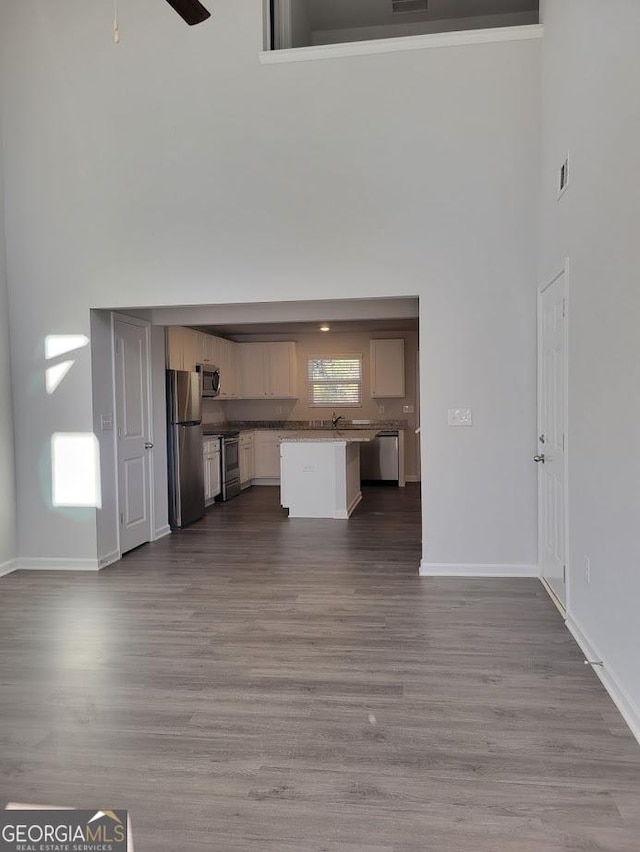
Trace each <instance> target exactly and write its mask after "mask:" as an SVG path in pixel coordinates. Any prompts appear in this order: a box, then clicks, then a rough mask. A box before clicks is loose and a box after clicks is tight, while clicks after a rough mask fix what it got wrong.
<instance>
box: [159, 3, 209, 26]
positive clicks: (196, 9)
mask: <svg viewBox="0 0 640 852" xmlns="http://www.w3.org/2000/svg"><path fill="white" fill-rule="evenodd" d="M167 3H168V4H169V5H170V6H173V8H174V9H175V10H176V12H177V13H178V14H179V15H180V17H181V18H183V19H184V20H185V21H186V22H187V23H188V24H189V26H193V25H194V24H201V23H202V22H203V21H206V20H207V18H210V17H211V12H209V11H208V10H207V9H205V8H204V6H203V5H202V3H199V2H198V0H167Z"/></svg>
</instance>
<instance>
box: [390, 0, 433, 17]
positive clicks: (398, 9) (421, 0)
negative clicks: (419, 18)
mask: <svg viewBox="0 0 640 852" xmlns="http://www.w3.org/2000/svg"><path fill="white" fill-rule="evenodd" d="M391 6H392V10H393V14H394V15H402V14H406V13H407V12H428V11H429V0H391Z"/></svg>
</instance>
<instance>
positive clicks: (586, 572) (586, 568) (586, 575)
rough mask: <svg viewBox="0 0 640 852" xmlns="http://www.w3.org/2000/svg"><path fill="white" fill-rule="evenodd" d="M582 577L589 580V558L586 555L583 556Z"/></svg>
mask: <svg viewBox="0 0 640 852" xmlns="http://www.w3.org/2000/svg"><path fill="white" fill-rule="evenodd" d="M584 578H585V580H586V581H587V583H590V582H591V560H590V559H589V557H588V556H585V558H584Z"/></svg>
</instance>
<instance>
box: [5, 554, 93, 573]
mask: <svg viewBox="0 0 640 852" xmlns="http://www.w3.org/2000/svg"><path fill="white" fill-rule="evenodd" d="M16 567H17V569H18V571H99V570H100V568H101V566H100V565H99V564H98V560H97V559H58V558H47V557H40V556H38V557H32V558H28V559H18V564H17V566H16Z"/></svg>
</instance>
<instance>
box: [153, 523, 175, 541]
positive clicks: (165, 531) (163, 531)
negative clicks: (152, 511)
mask: <svg viewBox="0 0 640 852" xmlns="http://www.w3.org/2000/svg"><path fill="white" fill-rule="evenodd" d="M166 535H171V527H170V526H169V524H165V525H164V526H163V527H160V529H159V530H156V531H155V532H154V534H153V538H152V539H151V540H152V541H158V539H159V538H164V537H165V536H166Z"/></svg>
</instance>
